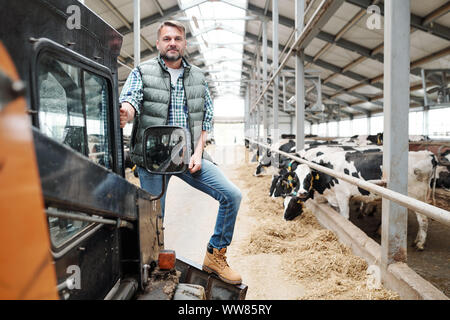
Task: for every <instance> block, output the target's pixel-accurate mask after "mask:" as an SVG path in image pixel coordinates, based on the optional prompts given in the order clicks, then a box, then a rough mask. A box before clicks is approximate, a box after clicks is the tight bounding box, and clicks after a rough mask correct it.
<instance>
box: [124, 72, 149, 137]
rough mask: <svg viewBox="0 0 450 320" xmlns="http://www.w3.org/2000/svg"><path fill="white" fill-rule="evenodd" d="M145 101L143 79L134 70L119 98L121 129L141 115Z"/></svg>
mask: <svg viewBox="0 0 450 320" xmlns="http://www.w3.org/2000/svg"><path fill="white" fill-rule="evenodd" d="M142 99H143V90H142V79H141V74H140V72H139V71H138V70H137V69H136V68H134V69H133V70H132V71H131V73H130V75H129V76H128V78H127V81H126V82H125V84H124V86H123V89H122V92H121V94H120V97H119V102H120V103H121V106H120V127H121V128H123V127H125V125H126V124H127V123H128V122H131V121H132V120H133V119H134V117H135V115H136V113H139V110H140V107H141V104H142Z"/></svg>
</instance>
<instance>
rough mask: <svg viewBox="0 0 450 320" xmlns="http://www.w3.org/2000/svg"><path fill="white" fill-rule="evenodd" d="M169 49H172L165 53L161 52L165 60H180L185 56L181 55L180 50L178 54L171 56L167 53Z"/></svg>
mask: <svg viewBox="0 0 450 320" xmlns="http://www.w3.org/2000/svg"><path fill="white" fill-rule="evenodd" d="M169 51H170V49H169V50H167V51H166V52H165V53H163V54H161V57H162V58H163V59H164V60H167V61H172V62H175V61H178V60H180V59H181V58H182V57H183V56H182V55H181V53H180V51H178V54H177V55H175V56H169V55H167V53H168V52H169Z"/></svg>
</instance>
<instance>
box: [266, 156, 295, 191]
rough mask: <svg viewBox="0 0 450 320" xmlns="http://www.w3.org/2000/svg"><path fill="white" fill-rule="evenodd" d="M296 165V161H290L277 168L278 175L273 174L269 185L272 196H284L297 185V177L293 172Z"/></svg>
mask: <svg viewBox="0 0 450 320" xmlns="http://www.w3.org/2000/svg"><path fill="white" fill-rule="evenodd" d="M297 165H298V163H297V162H295V161H290V162H289V163H288V164H287V165H285V166H283V167H282V168H281V169H280V170H279V174H278V175H274V176H273V178H272V184H271V187H270V196H272V197H273V198H276V197H285V196H287V195H289V194H291V192H293V191H294V189H295V188H296V186H297V185H298V179H297V176H296V174H295V172H294V171H295V169H296V168H297Z"/></svg>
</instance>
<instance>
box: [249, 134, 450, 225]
mask: <svg viewBox="0 0 450 320" xmlns="http://www.w3.org/2000/svg"><path fill="white" fill-rule="evenodd" d="M247 139H248V138H247ZM248 140H249V142H250V143H254V144H257V145H259V146H262V147H264V148H267V149H269V150H270V151H271V152H275V153H279V154H281V155H283V156H285V157H288V158H289V159H292V160H295V161H297V162H299V163H303V164H306V165H307V166H309V167H310V168H313V169H315V170H318V171H320V172H323V173H325V174H328V175H330V176H332V177H335V178H337V179H341V180H344V181H346V182H348V183H350V184H353V185H356V186H358V187H360V188H363V189H364V190H367V191H370V192H373V193H375V194H377V195H380V196H381V197H383V198H386V199H388V200H390V201H393V202H395V203H398V204H400V205H402V206H404V207H406V208H408V209H411V210H413V211H416V212H419V213H422V214H424V215H426V216H427V217H429V218H432V219H434V220H436V221H439V222H441V223H443V224H445V225H447V226H450V212H449V211H447V210H444V209H441V208H438V207H435V206H432V205H430V204H428V203H425V202H422V201H419V200H417V199H415V198H411V197H409V196H406V195H404V194H401V193H398V192H395V191H392V190H389V189H387V188H384V187H381V186H378V185H376V184H374V183H371V182H368V181H366V180H363V179H359V178H355V177H352V176H350V175H347V174H345V173H341V172H338V171H335V170H332V169H329V168H327V167H324V166H321V165H319V164H316V163H313V162H311V161H308V160H305V159H302V158H299V157H296V156H294V155H292V154H290V153H287V152H283V151H280V150H277V149H275V148H272V147H271V146H269V145H266V144H264V143H261V142H258V141H255V140H253V139H248Z"/></svg>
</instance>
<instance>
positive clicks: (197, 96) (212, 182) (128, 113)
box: [120, 21, 242, 284]
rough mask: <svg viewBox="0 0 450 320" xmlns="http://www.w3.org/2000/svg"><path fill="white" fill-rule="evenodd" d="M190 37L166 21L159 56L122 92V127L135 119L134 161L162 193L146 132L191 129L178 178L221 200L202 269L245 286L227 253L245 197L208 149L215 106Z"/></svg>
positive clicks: (148, 185) (147, 184)
mask: <svg viewBox="0 0 450 320" xmlns="http://www.w3.org/2000/svg"><path fill="white" fill-rule="evenodd" d="M185 35H186V33H185V28H184V26H183V25H182V24H180V23H178V22H176V21H165V22H163V23H161V25H160V26H159V28H158V34H157V36H158V37H157V40H156V48H157V49H158V51H159V55H158V57H156V58H153V59H150V60H149V61H147V62H144V63H142V64H140V65H139V66H138V67H137V68H135V69H133V70H132V71H131V73H130V75H129V77H128V79H127V81H126V83H125V85H124V88H123V90H122V93H121V95H120V103H121V108H120V126H121V127H122V128H123V127H124V126H125V124H126V123H127V122H130V121H132V120H133V119H134V122H133V131H132V132H133V134H132V137H131V143H130V144H131V146H130V154H131V159H132V160H133V162H134V163H136V165H137V166H138V169H137V170H138V173H139V179H140V182H141V187H142V188H143V189H145V190H146V191H148V192H149V193H151V194H154V195H157V194H159V193H160V192H161V188H162V176H161V175H153V174H150V173H149V172H148V171H147V170H145V168H143V167H144V163H143V150H142V148H143V147H142V139H143V132H144V130H145V129H146V128H147V127H149V126H153V125H164V124H168V125H178V126H182V127H184V128H186V129H188V130H187V131H188V133H189V135H188V141H189V140H190V142H191V148H192V150H193V153H192V157H191V159H190V162H189V169H188V171H187V172H185V173H182V174H179V175H177V176H178V177H179V178H180V179H182V180H183V181H185V182H187V183H188V184H189V185H191V186H193V187H194V188H196V189H198V190H200V191H203V192H205V193H207V194H209V195H210V196H212V197H213V198H214V199H216V200H218V201H219V203H220V206H219V212H218V215H217V220H216V225H215V228H214V233H213V235H212V236H211V238H210V240H209V243H208V245H207V250H206V255H205V259H204V262H203V269H204V270H205V271H207V272H209V273H211V272H214V273H215V274H217V275H218V276H219V277H220V278H221V279H222V280H223V281H225V282H228V283H231V284H240V283H241V276H240V275H239V274H238V273H237V272H235V271H233V270H232V269H231V268H230V267H229V266H228V263H227V260H226V256H225V253H226V250H227V247H228V245H229V244H230V243H231V239H232V237H233V231H234V224H235V222H236V215H237V212H238V210H239V206H240V202H241V198H242V196H241V192H240V190H239V189H238V188H237V187H236V186H235V185H234V184H233V183H232V182H231V181H229V180H228V179H227V177H226V176H225V175H224V174H223V173H222V172H221V171H220V169H219V168H218V167H217V166H216V165H215V164H213V163H212V160H210V158H209V156H208V155H207V154H206V153H205V152H203V148H204V146H205V142H206V138H207V134H208V132H209V131H211V127H212V123H211V121H212V118H213V105H212V101H211V97H210V95H209V90H208V86H207V84H206V81H205V77H204V74H203V72H202V71H201V70H200V69H199V68H197V67H195V66H192V65H190V64H189V63H188V62H187V61H186V60H185V59H184V58H183V54H184V50H185V49H186V36H185ZM168 178H170V176H169V177H168ZM168 182H169V179H167V183H168ZM161 208H162V214H163V216H164V209H165V194H164V196H163V197H162V198H161ZM192 231H193V230H192Z"/></svg>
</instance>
